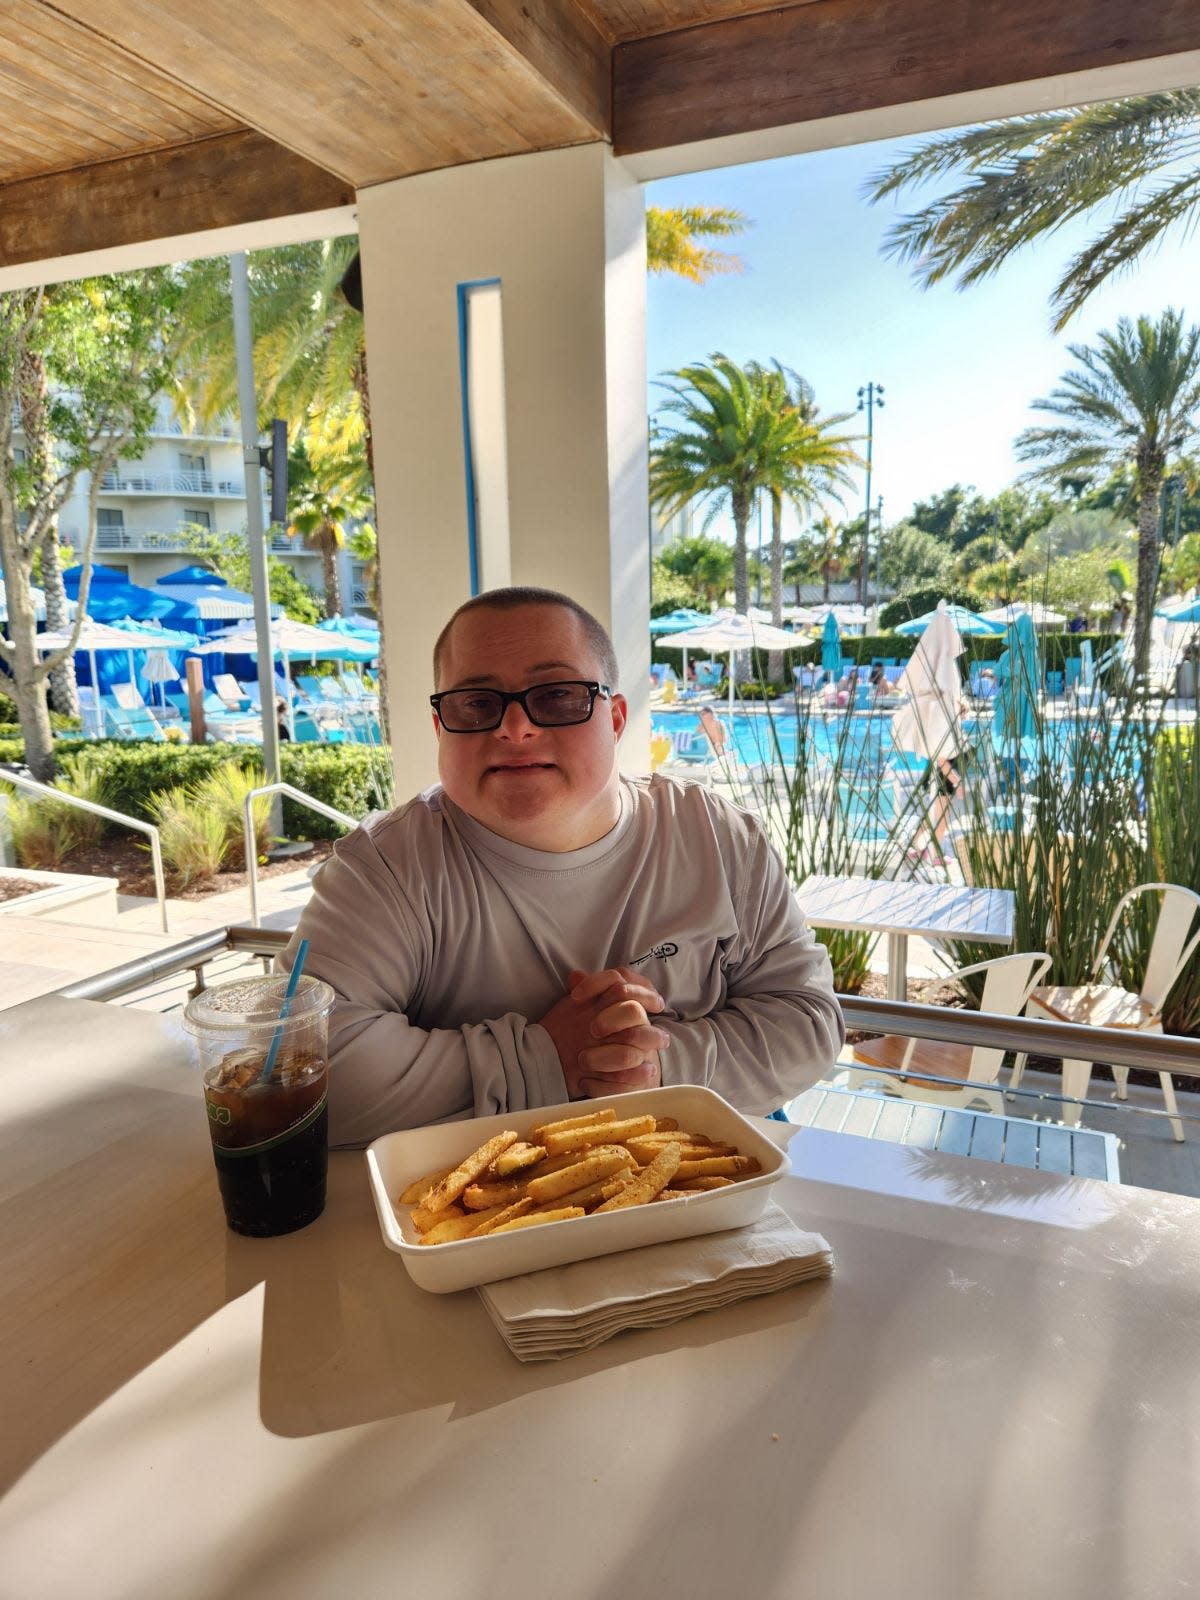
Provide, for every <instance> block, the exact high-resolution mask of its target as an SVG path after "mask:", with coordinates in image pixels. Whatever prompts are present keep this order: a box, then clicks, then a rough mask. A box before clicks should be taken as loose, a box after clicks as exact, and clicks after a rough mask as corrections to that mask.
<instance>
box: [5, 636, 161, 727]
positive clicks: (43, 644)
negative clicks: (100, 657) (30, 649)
mask: <svg viewBox="0 0 1200 1600" xmlns="http://www.w3.org/2000/svg"><path fill="white" fill-rule="evenodd" d="M34 643H35V644H36V645H37V648H38V649H39V650H40V651H41V653H42V654H43V655H47V654H48V653H49V652H50V651H51V650H65V649H66V648H67V647H68V645H70V643H71V630H70V629H69V628H65V629H61V630H57V631H54V632H50V633H39V634H38V636H37V638H36V640H35V641H34ZM162 645H163V630H162V629H161V628H140V629H135V628H113V627H110V626H109V624H108V623H107V622H93V621H92V619H91V617H88V618H87V619H86V620H85V621H84V623H83V626H82V627H81V628H80V630H79V638H78V639H77V640H76V641H75V649H76V650H83V651H86V652H87V658H88V665H89V667H90V668H91V676H92V692H93V693H94V694H95V696H96V703H97V705H99V703H100V684H99V680H98V678H97V675H96V656H97V654H98V653H99V652H100V651H102V650H123V651H124V652H125V654H126V655H127V656H128V657H129V681H130V683H132V682H133V679H134V671H133V652H134V651H135V650H161V649H162Z"/></svg>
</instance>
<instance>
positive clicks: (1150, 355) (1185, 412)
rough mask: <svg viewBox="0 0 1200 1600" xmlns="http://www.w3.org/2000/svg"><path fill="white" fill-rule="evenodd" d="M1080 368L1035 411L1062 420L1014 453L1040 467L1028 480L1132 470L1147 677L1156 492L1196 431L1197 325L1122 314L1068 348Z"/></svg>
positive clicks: (1138, 640)
mask: <svg viewBox="0 0 1200 1600" xmlns="http://www.w3.org/2000/svg"><path fill="white" fill-rule="evenodd" d="M1069 349H1070V352H1071V355H1072V357H1073V358H1074V360H1075V361H1077V362H1078V363H1079V368H1078V370H1076V371H1074V372H1069V373H1067V374H1066V376H1065V377H1064V378H1063V379H1062V382H1061V384H1060V386H1059V387H1058V388H1057V389H1056V390H1055V391H1054V392H1053V394H1051V395H1050V397H1049V399H1046V400H1038V401H1035V406H1036V409H1037V410H1039V411H1046V412H1049V413H1050V414H1051V415H1052V416H1054V417H1056V418H1058V419H1059V420H1058V421H1056V422H1054V423H1053V424H1051V425H1049V426H1047V427H1043V428H1027V429H1026V430H1025V432H1024V433H1022V434H1021V436H1020V437H1019V438H1018V440H1017V453H1018V455H1020V456H1021V457H1022V458H1023V459H1024V460H1026V461H1032V462H1035V463H1037V465H1036V466H1034V468H1033V469H1032V470H1031V471H1030V473H1029V474H1028V475H1027V476H1029V477H1031V478H1042V479H1054V478H1056V477H1059V476H1061V475H1063V474H1071V475H1078V476H1080V477H1082V478H1084V479H1089V478H1090V479H1096V478H1101V477H1103V476H1105V475H1107V474H1108V473H1110V472H1112V471H1113V470H1114V469H1116V468H1118V467H1120V466H1122V465H1129V466H1131V467H1132V498H1133V500H1134V502H1135V505H1136V509H1137V530H1138V558H1137V592H1136V617H1135V630H1134V672H1135V674H1138V675H1140V674H1142V673H1144V672H1145V670H1146V664H1147V660H1148V656H1149V648H1150V618H1151V615H1152V613H1153V610H1154V591H1155V588H1156V585H1157V580H1158V533H1159V528H1158V523H1159V495H1160V491H1161V488H1162V481H1163V477H1164V475H1165V473H1166V468H1167V461H1168V457H1169V454H1170V453H1171V452H1176V451H1179V450H1181V449H1182V448H1183V447H1184V444H1185V442H1186V441H1187V439H1188V438H1189V436H1190V435H1191V434H1192V433H1193V432H1194V430H1195V414H1196V411H1197V408H1198V407H1200V327H1196V326H1192V327H1190V328H1186V329H1185V328H1184V326H1183V318H1182V316H1181V315H1180V313H1179V312H1178V311H1171V310H1168V311H1165V312H1164V313H1163V315H1162V316H1161V317H1160V318H1159V319H1158V321H1157V322H1155V321H1152V320H1151V318H1149V317H1139V318H1138V319H1137V322H1136V323H1135V322H1132V321H1131V320H1130V319H1129V318H1128V317H1122V318H1121V319H1120V321H1119V322H1118V323H1117V328H1116V332H1115V333H1111V332H1103V333H1101V334H1100V336H1099V341H1098V343H1097V344H1096V345H1095V346H1090V345H1070V346H1069Z"/></svg>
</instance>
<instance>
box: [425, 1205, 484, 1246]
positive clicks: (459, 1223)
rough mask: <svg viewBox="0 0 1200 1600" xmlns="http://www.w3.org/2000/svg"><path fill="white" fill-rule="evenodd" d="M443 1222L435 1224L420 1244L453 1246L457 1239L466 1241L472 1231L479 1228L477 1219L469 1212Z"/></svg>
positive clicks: (447, 1218)
mask: <svg viewBox="0 0 1200 1600" xmlns="http://www.w3.org/2000/svg"><path fill="white" fill-rule="evenodd" d="M442 1215H443V1217H444V1218H445V1220H444V1221H442V1222H435V1223H434V1225H433V1227H432V1228H430V1229H429V1231H428V1233H423V1234H422V1235H421V1237H420V1239H419V1240H418V1241H417V1242H418V1244H452V1243H453V1242H454V1240H455V1239H466V1238H467V1237H468V1236H469V1235H470V1233H471V1232H472V1230H473V1229H474V1228H476V1227H478V1225H479V1224H478V1222H477V1220H476V1218H475V1217H473V1216H471V1215H470V1214H469V1213H467V1212H462V1211H460V1212H459V1213H458V1215H457V1216H454V1217H447V1216H445V1213H444V1212H443V1213H442Z"/></svg>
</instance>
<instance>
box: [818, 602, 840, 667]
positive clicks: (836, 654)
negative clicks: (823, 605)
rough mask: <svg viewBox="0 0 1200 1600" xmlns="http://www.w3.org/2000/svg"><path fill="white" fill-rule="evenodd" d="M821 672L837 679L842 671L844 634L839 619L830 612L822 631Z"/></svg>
mask: <svg viewBox="0 0 1200 1600" xmlns="http://www.w3.org/2000/svg"><path fill="white" fill-rule="evenodd" d="M821 670H822V672H828V673H829V675H830V677H832V678H834V679H836V678H837V677H838V676H839V674H840V673H841V670H842V634H841V629H840V628H839V627H838V621H837V618H836V617H835V616H834V614H833V612H832V611H830V612H828V613H827V614H826V617H825V626H824V627H823V628H822V629H821Z"/></svg>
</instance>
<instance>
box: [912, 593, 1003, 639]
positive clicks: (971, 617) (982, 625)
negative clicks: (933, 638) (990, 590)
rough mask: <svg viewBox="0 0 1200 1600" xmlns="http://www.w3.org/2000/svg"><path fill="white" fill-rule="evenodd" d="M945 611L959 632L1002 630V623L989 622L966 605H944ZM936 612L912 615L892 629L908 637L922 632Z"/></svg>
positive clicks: (1001, 631)
mask: <svg viewBox="0 0 1200 1600" xmlns="http://www.w3.org/2000/svg"><path fill="white" fill-rule="evenodd" d="M943 604H945V602H943ZM939 609H940V607H939ZM946 612H947V614H948V615H949V617H950V621H951V622H952V623H953V624H954V626H955V627H956V628H957V629H958V631H959V633H960V634H964V635H965V634H968V633H1003V632H1004V627H1003V624H1001V623H999V622H989V621H988V619H987V618H986V617H981V616H980V615H979V613H978V612H977V611H968V610H967V608H966V606H952V605H946ZM937 614H938V613H937V611H927V612H926V613H925V615H924V616H923V617H913V618H912V619H911V621H909V622H902V623H900V624H899V626H898V627H896V628H895V629H894V630H893V631H894V632H896V633H903V634H906V635H907V636H908V637H910V638H911V637H912V636H913V635H914V634H918V633H924V632H925V629H926V628H927V627H928V626H929V624H930V623H931V622H932V621H933V619H934V617H936V616H937Z"/></svg>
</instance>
